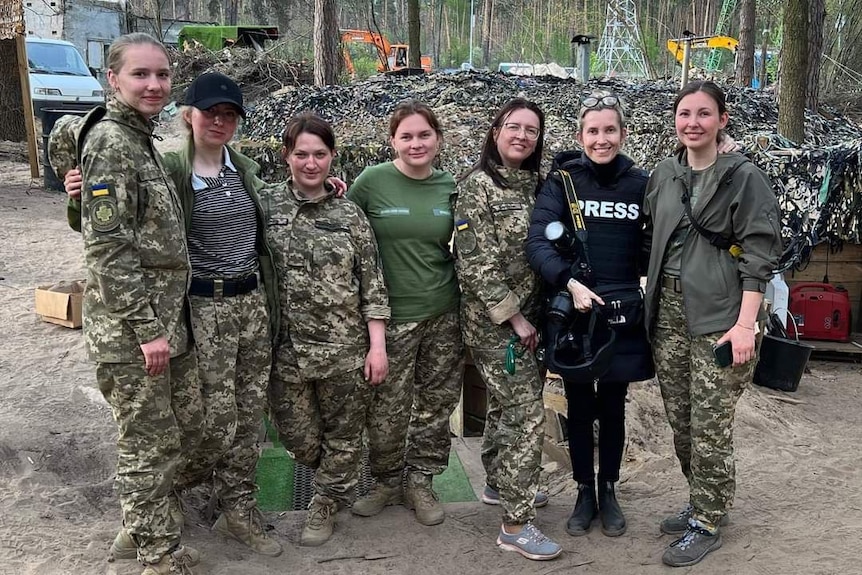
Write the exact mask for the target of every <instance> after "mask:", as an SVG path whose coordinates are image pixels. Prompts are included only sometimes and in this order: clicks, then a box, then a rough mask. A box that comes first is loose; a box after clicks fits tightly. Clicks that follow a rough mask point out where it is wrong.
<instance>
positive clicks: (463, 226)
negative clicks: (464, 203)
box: [455, 219, 470, 232]
mask: <svg viewBox="0 0 862 575" xmlns="http://www.w3.org/2000/svg"><path fill="white" fill-rule="evenodd" d="M455 229H456V230H458V231H459V232H463V231H464V230H468V229H470V220H469V219H465V220H458V221H457V222H455Z"/></svg>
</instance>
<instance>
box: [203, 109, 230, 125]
mask: <svg viewBox="0 0 862 575" xmlns="http://www.w3.org/2000/svg"><path fill="white" fill-rule="evenodd" d="M201 114H203V115H204V118H206V119H207V120H210V121H212V120H215V119H216V118H219V119H221V121H222V122H225V123H228V124H233V123H234V122H236V121H237V120H238V119H239V112H237V111H236V110H234V109H233V108H227V109H223V110H217V109H215V108H209V109H207V110H201Z"/></svg>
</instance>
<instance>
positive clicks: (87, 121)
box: [75, 106, 107, 167]
mask: <svg viewBox="0 0 862 575" xmlns="http://www.w3.org/2000/svg"><path fill="white" fill-rule="evenodd" d="M106 113H107V110H106V109H105V107H104V106H97V107H95V108H93V109H92V110H90V111H89V112H87V115H86V116H84V125H83V126H81V131H80V132H79V133H78V141H77V142H75V144H76V145H75V154H76V155H77V160H78V167H81V154H82V150H83V149H84V140H85V139H86V138H87V132H89V131H90V129H91V128H92V127H93V126H95V125H96V124H98V123H99V122H101V121H102V118H104V117H105V114H106Z"/></svg>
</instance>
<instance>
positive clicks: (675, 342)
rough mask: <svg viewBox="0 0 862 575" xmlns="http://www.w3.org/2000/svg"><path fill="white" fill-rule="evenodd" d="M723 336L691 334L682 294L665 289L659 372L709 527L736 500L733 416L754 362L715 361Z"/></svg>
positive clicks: (700, 514)
mask: <svg viewBox="0 0 862 575" xmlns="http://www.w3.org/2000/svg"><path fill="white" fill-rule="evenodd" d="M722 335H724V332H718V333H711V334H705V335H697V336H691V335H689V333H688V329H687V327H686V320H685V310H684V308H683V303H682V294H679V293H675V292H674V291H673V289H668V288H663V289H662V290H661V299H660V300H659V307H658V316H657V318H656V324H655V335H654V336H653V354H654V356H655V361H656V373H657V374H658V380H659V384H660V387H661V395H662V399H663V400H664V406H665V411H666V412H667V417H668V421H669V422H670V426H671V429H672V430H673V443H674V448H675V450H676V456H677V458H678V459H679V462H680V466H681V467H682V472H683V473H684V474H685V477H686V479H687V480H688V484H689V490H690V501H691V504H692V507H693V508H694V510H695V511H694V518H695V519H696V520H699V521H701V522H704V523H706V524H707V525H708V526H710V527H715V526H717V525H718V524H719V521H720V520H721V517H722V516H723V515H724V514H725V513H727V510H728V509H729V508H730V506H731V505H732V504H733V496H734V493H735V491H736V465H735V462H734V458H733V416H734V413H735V411H736V402H737V401H738V400H739V398H740V396H741V395H742V392H743V391H744V390H745V387H746V385H747V383H748V382H749V381H751V376H752V374H753V370H754V365H755V363H756V362H755V361H749V362H748V363H745V364H743V365H740V366H736V367H728V368H721V367H718V366H716V365H715V356H714V355H713V351H712V346H713V345H714V344H715V342H716V341H718V339H719V338H720V337H721V336H722Z"/></svg>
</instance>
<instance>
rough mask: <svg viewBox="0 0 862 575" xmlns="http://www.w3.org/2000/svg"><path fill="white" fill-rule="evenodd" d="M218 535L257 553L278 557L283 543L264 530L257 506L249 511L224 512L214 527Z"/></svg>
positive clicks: (232, 510)
mask: <svg viewBox="0 0 862 575" xmlns="http://www.w3.org/2000/svg"><path fill="white" fill-rule="evenodd" d="M213 530H214V531H216V532H217V533H219V534H221V535H224V536H225V537H230V538H231V539H235V540H237V541H239V542H240V543H242V544H243V545H247V546H248V547H249V548H251V550H252V551H254V552H255V553H260V554H261V555H269V556H270V557H278V556H279V555H281V551H282V548H281V543H279V542H278V541H276V540H275V539H273V538H272V537H270V536H269V535H267V533H266V530H265V529H264V528H263V517H262V516H261V513H260V510H259V509H258V508H257V507H256V506H255V507H251V508H250V509H248V510H243V509H231V510H230V511H224V512H222V514H221V515H220V516H219V518H218V520H217V521H216V522H215V525H213Z"/></svg>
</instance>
